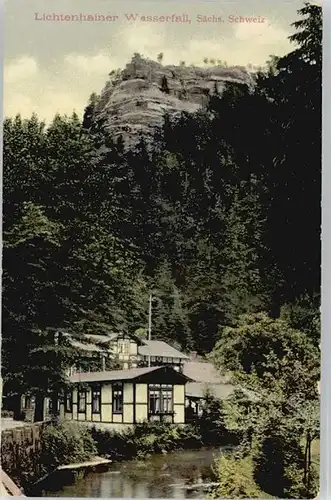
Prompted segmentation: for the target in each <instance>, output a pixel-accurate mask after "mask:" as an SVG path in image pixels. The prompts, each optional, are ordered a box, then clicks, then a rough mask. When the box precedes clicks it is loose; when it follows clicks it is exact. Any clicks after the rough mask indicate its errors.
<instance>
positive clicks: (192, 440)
mask: <svg viewBox="0 0 331 500" xmlns="http://www.w3.org/2000/svg"><path fill="white" fill-rule="evenodd" d="M212 430H213V429H211V428H209V431H210V432H209V434H207V433H206V432H205V433H204V434H203V433H201V429H200V426H198V425H195V426H193V425H185V426H177V425H169V424H160V423H141V424H137V425H136V426H135V427H134V429H127V430H124V431H123V432H122V433H118V432H117V433H116V432H114V431H105V430H98V429H96V428H92V429H91V428H87V427H85V426H83V425H79V424H77V423H73V422H69V423H68V422H63V423H60V424H57V425H52V426H50V427H49V428H48V429H47V432H46V433H45V436H44V444H43V445H44V450H43V454H42V459H43V461H44V467H45V470H47V471H48V474H47V475H46V477H45V480H44V481H37V482H36V483H35V484H34V485H33V487H30V488H29V496H40V495H41V494H42V491H43V490H45V489H48V490H50V491H52V490H54V488H55V490H58V489H59V488H61V486H64V485H66V484H72V483H75V482H76V481H77V480H79V478H80V477H85V476H86V474H87V473H88V470H85V469H84V470H80V468H79V467H77V468H75V467H74V466H73V465H69V466H68V467H67V466H66V465H65V464H68V463H70V464H74V463H75V462H79V461H81V457H85V458H84V459H85V460H93V456H98V457H102V458H104V459H106V460H108V461H111V462H112V469H113V465H114V464H115V463H118V464H120V463H122V462H124V461H125V462H126V463H127V462H132V463H133V464H137V467H138V468H141V469H143V468H144V467H145V465H144V464H146V463H148V461H149V460H151V459H154V457H158V456H159V457H162V456H165V455H170V454H172V453H173V452H189V451H190V450H194V452H193V455H195V454H196V453H197V451H199V450H202V449H206V448H208V447H210V446H213V450H214V451H215V450H216V451H217V448H215V445H217V444H218V443H219V442H222V445H223V446H225V445H229V444H234V442H233V441H234V440H233V438H230V436H225V435H223V434H222V433H219V432H218V434H217V435H216V434H215V435H214V433H213V432H212ZM205 431H206V429H205ZM218 451H219V448H218ZM64 457H65V459H64ZM64 461H65V463H63V462H64ZM108 463H109V462H108ZM134 467H135V465H134ZM210 467H211V464H210ZM75 469H76V470H75ZM55 470H56V477H55V475H54V471H55ZM50 472H52V473H51V474H50Z"/></svg>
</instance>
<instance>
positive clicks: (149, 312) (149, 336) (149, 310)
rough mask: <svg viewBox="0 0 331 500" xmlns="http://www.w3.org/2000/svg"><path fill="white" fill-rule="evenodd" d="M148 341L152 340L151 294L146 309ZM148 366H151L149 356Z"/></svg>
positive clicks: (149, 357)
mask: <svg viewBox="0 0 331 500" xmlns="http://www.w3.org/2000/svg"><path fill="white" fill-rule="evenodd" d="M148 340H152V294H150V296H149V309H148ZM148 366H151V355H150V354H149V356H148Z"/></svg>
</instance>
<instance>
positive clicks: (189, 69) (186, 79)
mask: <svg viewBox="0 0 331 500" xmlns="http://www.w3.org/2000/svg"><path fill="white" fill-rule="evenodd" d="M231 82H234V83H239V84H243V85H248V86H252V85H253V80H252V77H251V75H250V74H249V73H248V72H247V70H246V69H245V68H243V67H221V66H214V67H206V68H200V67H194V66H184V65H183V66H170V65H169V66H165V65H162V64H161V63H158V62H155V61H151V60H149V59H144V58H143V57H141V56H140V55H139V54H135V55H134V56H133V58H132V60H131V62H129V63H128V64H127V65H126V67H125V68H124V69H123V70H122V71H121V72H118V73H117V74H115V76H114V75H113V76H112V77H111V78H110V79H109V80H108V82H107V83H106V85H105V87H104V89H103V90H102V92H101V94H100V96H99V98H98V100H97V103H96V105H95V108H94V113H93V115H94V119H95V120H99V119H103V120H104V121H105V124H106V129H107V130H108V131H109V132H110V133H111V136H112V137H113V139H115V140H116V138H118V137H119V136H122V137H123V139H124V142H125V144H126V145H127V146H129V145H131V144H133V143H134V142H135V141H136V140H137V138H138V137H139V136H140V135H141V134H143V135H144V137H148V136H150V135H151V134H152V133H153V132H154V131H155V128H156V127H159V126H161V125H162V123H163V119H164V115H165V113H167V114H169V115H170V116H177V115H178V114H179V113H181V112H183V111H186V112H189V113H192V112H196V111H198V110H199V109H201V108H203V107H204V106H205V105H206V104H207V102H208V99H209V97H210V96H211V95H212V94H214V93H215V92H218V93H219V94H221V93H222V91H223V89H224V87H225V85H226V84H228V83H231Z"/></svg>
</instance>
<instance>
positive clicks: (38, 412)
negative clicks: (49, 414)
mask: <svg viewBox="0 0 331 500" xmlns="http://www.w3.org/2000/svg"><path fill="white" fill-rule="evenodd" d="M35 404H36V406H35V411H34V421H35V422H42V421H43V420H44V397H43V396H40V395H39V396H36V403H35Z"/></svg>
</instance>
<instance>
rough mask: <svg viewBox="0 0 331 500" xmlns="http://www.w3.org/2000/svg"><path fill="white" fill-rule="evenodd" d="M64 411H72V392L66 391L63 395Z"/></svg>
mask: <svg viewBox="0 0 331 500" xmlns="http://www.w3.org/2000/svg"><path fill="white" fill-rule="evenodd" d="M64 411H65V412H66V413H71V412H72V392H71V391H70V392H66V393H65V396H64Z"/></svg>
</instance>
